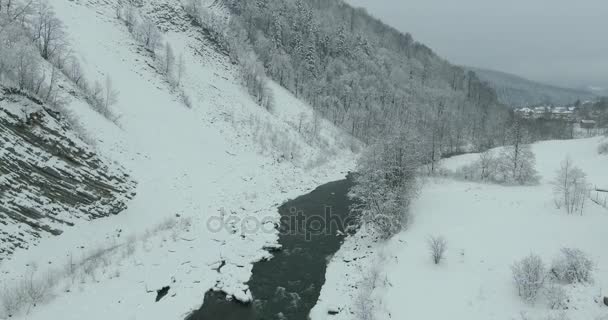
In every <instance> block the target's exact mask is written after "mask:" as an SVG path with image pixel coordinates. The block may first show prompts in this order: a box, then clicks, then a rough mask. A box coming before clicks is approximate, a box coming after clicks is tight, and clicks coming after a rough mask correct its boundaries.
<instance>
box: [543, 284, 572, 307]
mask: <svg viewBox="0 0 608 320" xmlns="http://www.w3.org/2000/svg"><path fill="white" fill-rule="evenodd" d="M545 297H546V298H547V304H548V307H549V308H551V309H553V310H564V309H566V308H567V307H568V306H567V302H568V294H567V293H566V290H564V288H563V287H562V286H559V285H556V284H553V285H551V286H549V287H548V288H546V289H545Z"/></svg>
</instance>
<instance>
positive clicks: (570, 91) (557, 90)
mask: <svg viewBox="0 0 608 320" xmlns="http://www.w3.org/2000/svg"><path fill="white" fill-rule="evenodd" d="M464 68H466V69H467V70H471V71H473V72H475V73H476V74H477V76H478V77H479V78H480V79H481V80H482V81H484V82H486V83H488V84H489V85H490V86H491V87H492V88H494V90H495V91H496V94H497V95H498V99H499V101H500V102H501V103H503V104H506V105H508V106H511V107H522V106H529V105H536V104H542V103H547V104H554V105H568V104H573V103H575V102H576V101H577V100H586V99H591V98H594V97H595V96H596V95H595V94H594V93H593V92H590V91H587V90H582V89H575V88H565V87H559V86H555V85H550V84H546V83H542V82H538V81H534V80H530V79H527V78H525V77H522V76H519V75H515V74H511V73H508V72H504V71H497V70H491V69H484V68H477V67H470V66H464Z"/></svg>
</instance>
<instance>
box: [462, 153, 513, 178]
mask: <svg viewBox="0 0 608 320" xmlns="http://www.w3.org/2000/svg"><path fill="white" fill-rule="evenodd" d="M499 164H500V161H499V158H498V157H496V154H495V153H494V151H492V150H487V151H485V152H482V153H480V154H479V159H478V160H477V161H474V162H473V163H471V164H469V165H466V166H464V167H462V168H461V169H460V172H459V173H458V175H459V176H461V177H462V178H464V179H465V180H472V181H484V182H501V180H502V175H499V172H498V168H499Z"/></svg>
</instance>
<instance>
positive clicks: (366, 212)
mask: <svg viewBox="0 0 608 320" xmlns="http://www.w3.org/2000/svg"><path fill="white" fill-rule="evenodd" d="M419 149H420V148H419V144H418V140H417V138H416V137H415V136H414V135H412V134H411V132H405V131H404V132H402V133H401V134H399V135H395V136H393V137H387V138H385V139H382V140H378V141H377V142H376V143H374V144H373V145H372V146H371V147H370V148H369V150H368V151H366V152H365V153H364V155H363V157H362V159H361V161H360V162H359V165H358V168H357V175H356V178H355V185H354V186H353V187H352V188H351V190H350V192H349V196H350V197H351V198H352V199H354V201H355V205H354V206H353V207H352V210H353V212H354V213H355V214H357V217H358V218H359V220H360V221H361V224H362V225H364V226H367V227H369V228H371V229H373V230H375V231H376V233H377V235H378V236H379V237H380V238H382V239H388V238H389V237H391V236H392V235H394V234H395V233H397V232H399V231H400V230H402V229H403V228H405V227H406V226H407V224H408V222H409V214H408V210H409V205H410V203H411V201H412V200H413V198H414V196H415V195H416V194H417V192H418V186H417V179H416V172H417V170H418V167H419V166H420V165H421V163H422V156H421V153H420V151H419Z"/></svg>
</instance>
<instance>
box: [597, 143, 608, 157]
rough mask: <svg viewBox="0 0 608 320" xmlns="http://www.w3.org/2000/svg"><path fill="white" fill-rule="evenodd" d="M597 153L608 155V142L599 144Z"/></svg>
mask: <svg viewBox="0 0 608 320" xmlns="http://www.w3.org/2000/svg"><path fill="white" fill-rule="evenodd" d="M597 153H599V154H605V155H608V141H605V142H602V143H600V145H599V147H597Z"/></svg>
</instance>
